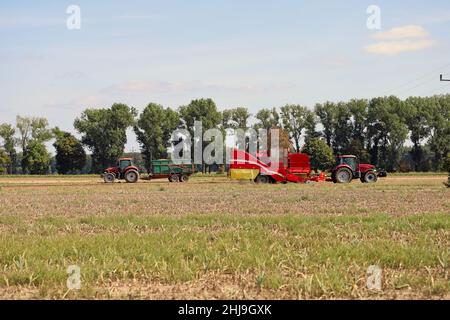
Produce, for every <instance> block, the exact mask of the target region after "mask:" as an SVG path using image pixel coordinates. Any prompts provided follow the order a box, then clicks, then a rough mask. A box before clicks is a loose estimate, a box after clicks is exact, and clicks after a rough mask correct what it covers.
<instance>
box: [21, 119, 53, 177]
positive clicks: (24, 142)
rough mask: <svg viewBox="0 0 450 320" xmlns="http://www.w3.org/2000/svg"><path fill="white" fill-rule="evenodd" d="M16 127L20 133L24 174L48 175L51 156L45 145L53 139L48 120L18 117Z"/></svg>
mask: <svg viewBox="0 0 450 320" xmlns="http://www.w3.org/2000/svg"><path fill="white" fill-rule="evenodd" d="M16 127H17V131H18V132H19V139H18V144H19V146H20V148H21V149H22V161H21V166H22V173H27V172H30V173H32V174H40V173H42V174H45V173H47V172H48V168H49V165H50V160H48V159H50V155H49V153H48V152H47V149H46V148H45V145H44V143H45V142H47V141H48V140H50V139H51V138H52V137H53V134H52V130H51V129H50V128H48V120H47V119H45V118H39V117H21V116H17V117H16ZM47 160H48V161H47ZM39 161H42V162H39Z"/></svg>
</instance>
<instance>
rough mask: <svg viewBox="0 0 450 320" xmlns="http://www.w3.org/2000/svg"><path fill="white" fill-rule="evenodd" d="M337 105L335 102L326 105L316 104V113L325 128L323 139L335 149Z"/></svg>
mask: <svg viewBox="0 0 450 320" xmlns="http://www.w3.org/2000/svg"><path fill="white" fill-rule="evenodd" d="M336 109H337V107H336V104H335V103H333V102H325V103H324V104H319V103H318V104H316V106H315V108H314V111H315V113H316V115H317V117H318V118H319V121H320V123H321V124H322V126H323V133H322V135H323V137H324V138H325V141H326V142H327V145H328V146H329V147H333V141H334V130H335V128H336V117H337V116H336V113H337V110H336Z"/></svg>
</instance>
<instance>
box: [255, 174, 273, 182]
mask: <svg viewBox="0 0 450 320" xmlns="http://www.w3.org/2000/svg"><path fill="white" fill-rule="evenodd" d="M255 182H256V183H258V184H265V183H269V182H270V179H269V177H268V176H263V175H259V176H257V177H256V179H255Z"/></svg>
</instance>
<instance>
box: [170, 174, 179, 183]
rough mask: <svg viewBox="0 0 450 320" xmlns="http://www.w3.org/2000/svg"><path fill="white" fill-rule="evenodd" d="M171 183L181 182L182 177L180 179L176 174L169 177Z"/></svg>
mask: <svg viewBox="0 0 450 320" xmlns="http://www.w3.org/2000/svg"><path fill="white" fill-rule="evenodd" d="M169 181H170V182H178V181H180V177H178V175H176V174H172V175H171V176H170V177H169Z"/></svg>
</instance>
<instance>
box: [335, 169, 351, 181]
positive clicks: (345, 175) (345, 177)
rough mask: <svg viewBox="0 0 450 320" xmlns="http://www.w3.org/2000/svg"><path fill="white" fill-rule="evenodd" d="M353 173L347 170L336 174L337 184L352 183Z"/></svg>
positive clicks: (341, 170)
mask: <svg viewBox="0 0 450 320" xmlns="http://www.w3.org/2000/svg"><path fill="white" fill-rule="evenodd" d="M352 176H353V175H352V172H351V171H350V170H349V169H347V168H341V169H339V170H338V171H337V172H336V174H335V180H336V183H350V182H351V181H352Z"/></svg>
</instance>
